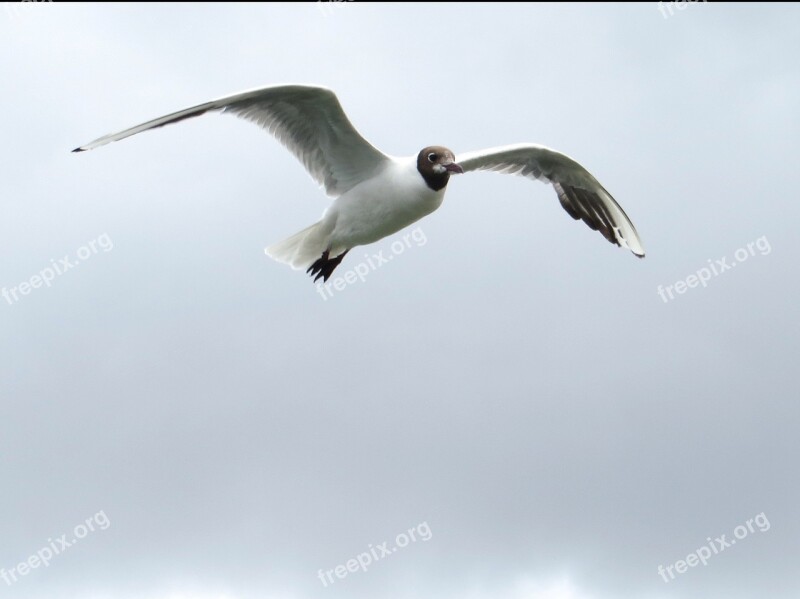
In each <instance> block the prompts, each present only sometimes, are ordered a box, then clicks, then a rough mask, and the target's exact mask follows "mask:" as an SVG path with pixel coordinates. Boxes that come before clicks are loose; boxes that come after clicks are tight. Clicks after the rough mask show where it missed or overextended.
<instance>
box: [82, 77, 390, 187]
mask: <svg viewBox="0 0 800 599" xmlns="http://www.w3.org/2000/svg"><path fill="white" fill-rule="evenodd" d="M210 111H218V112H230V113H231V114H233V115H235V116H238V117H240V118H243V119H246V120H248V121H251V122H253V123H255V124H257V125H259V126H260V127H262V128H263V129H266V130H267V131H268V132H269V133H271V134H272V135H274V136H275V138H276V139H277V140H278V141H279V142H281V143H282V144H283V145H284V146H285V147H286V148H287V149H288V150H289V151H290V152H291V153H292V154H294V155H295V156H296V157H297V159H298V160H300V162H301V163H302V164H303V166H305V167H306V170H307V171H308V172H309V173H310V174H311V176H312V177H313V178H314V180H315V181H317V183H319V184H320V185H322V186H324V188H325V191H326V192H327V193H328V195H331V196H339V195H341V194H343V193H344V192H346V191H347V190H348V189H351V188H353V187H354V186H355V185H357V184H358V183H360V182H361V181H363V180H365V179H369V178H370V177H372V176H373V175H375V174H376V173H377V172H378V171H380V170H381V168H383V167H384V166H385V164H386V163H387V162H388V161H389V157H388V156H386V155H385V154H383V153H382V152H381V151H380V150H378V149H376V148H375V147H374V146H372V145H371V144H370V143H369V142H368V141H367V140H365V139H364V138H363V137H361V135H360V134H359V133H358V131H356V129H355V127H353V125H352V124H351V123H350V121H349V119H348V118H347V115H346V114H345V113H344V110H342V106H341V104H340V103H339V100H338V99H337V97H336V94H334V93H333V92H332V91H331V90H329V89H327V88H324V87H312V86H307V85H279V86H271V87H262V88H260V89H255V90H250V91H246V92H242V93H239V94H234V95H232V96H226V97H224V98H220V99H218V100H212V101H210V102H206V103H204V104H199V105H197V106H193V107H192V108H187V109H185V110H181V111H178V112H174V113H172V114H168V115H166V116H162V117H161V118H158V119H154V120H152V121H148V122H146V123H142V124H141V125H137V126H136V127H132V128H130V129H126V130H125V131H120V132H119V133H112V134H109V135H105V136H103V137H100V138H99V139H96V140H94V141H92V142H90V143H88V144H86V145H84V146H81V147H79V148H75V149H74V150H73V152H83V151H86V150H93V149H94V148H98V147H100V146H103V145H105V144H107V143H110V142H112V141H118V140H120V139H125V138H126V137H130V136H131V135H136V134H137V133H141V132H142V131H147V130H148V129H155V128H157V127H163V126H164V125H169V124H172V123H177V122H179V121H182V120H184V119H188V118H192V117H196V116H200V115H201V114H205V113H206V112H210Z"/></svg>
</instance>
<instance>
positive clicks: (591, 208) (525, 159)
mask: <svg viewBox="0 0 800 599" xmlns="http://www.w3.org/2000/svg"><path fill="white" fill-rule="evenodd" d="M456 159H457V161H458V164H459V165H460V166H461V168H462V169H464V172H469V171H495V172H498V173H506V174H509V175H522V176H524V177H528V178H530V179H538V180H539V181H543V182H545V183H552V185H553V187H554V188H555V190H556V193H557V194H558V199H559V200H560V201H561V205H562V206H563V207H564V210H566V211H567V213H568V214H569V215H570V216H571V217H572V218H574V219H576V220H577V219H581V220H582V221H583V222H585V223H586V224H587V225H589V227H590V228H592V229H594V230H595V231H600V233H602V234H603V237H605V238H606V239H607V240H608V241H610V242H611V243H613V244H615V245H618V246H621V247H625V248H628V249H629V250H631V252H633V253H634V254H635V255H636V256H638V257H639V258H644V247H643V246H642V241H641V239H639V234H638V233H637V232H636V227H634V226H633V223H632V222H631V219H629V218H628V215H627V214H625V211H624V210H623V209H622V207H621V206H620V205H619V204H617V202H616V200H614V198H612V197H611V194H610V193H608V192H607V191H606V190H605V188H604V187H603V186H602V185H600V182H599V181H598V180H597V179H595V178H594V177H593V176H592V174H591V173H590V172H589V171H587V170H586V169H585V168H583V167H582V166H581V165H580V164H578V162H577V161H575V160H573V159H572V158H570V157H569V156H567V155H566V154H562V153H561V152H556V151H555V150H551V149H550V148H546V147H544V146H538V145H534V144H518V145H515V146H503V147H499V148H488V149H486V150H479V151H477V152H468V153H465V154H458V155H457V156H456Z"/></svg>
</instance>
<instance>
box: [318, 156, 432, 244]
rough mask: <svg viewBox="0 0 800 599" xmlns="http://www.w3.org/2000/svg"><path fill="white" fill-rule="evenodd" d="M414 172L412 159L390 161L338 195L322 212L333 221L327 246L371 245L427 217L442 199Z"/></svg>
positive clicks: (415, 168) (415, 169) (414, 160)
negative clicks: (377, 173)
mask: <svg viewBox="0 0 800 599" xmlns="http://www.w3.org/2000/svg"><path fill="white" fill-rule="evenodd" d="M445 189H447V188H446V187H445V188H444V189H441V190H439V191H434V190H432V189H431V188H430V187H428V186H427V184H426V183H425V181H424V179H423V178H422V176H421V175H420V174H419V171H417V167H416V157H415V156H414V157H412V158H404V159H394V160H392V161H391V163H389V165H388V167H387V168H386V169H384V170H383V171H382V172H381V173H380V174H379V175H377V176H376V177H373V178H372V179H368V180H366V181H363V182H362V183H360V184H359V185H357V186H356V187H354V188H353V189H351V190H350V191H348V192H347V193H345V194H344V195H342V196H340V197H339V198H338V199H337V200H336V201H335V202H334V203H333V204H332V205H331V207H330V208H329V209H328V211H327V212H326V213H325V217H324V219H325V220H326V221H329V222H330V220H329V219H335V224H334V229H333V234H332V235H331V247H332V248H337V247H342V248H350V247H353V246H356V245H366V244H369V243H374V242H375V241H378V240H379V239H382V238H384V237H386V236H387V235H391V234H392V233H396V232H397V231H399V230H400V229H403V228H405V227H407V226H408V225H410V224H412V223H414V222H416V221H418V220H419V219H421V218H422V217H423V216H427V215H428V214H430V213H431V212H433V211H434V210H436V209H437V208H438V207H439V206H441V205H442V200H444V192H445Z"/></svg>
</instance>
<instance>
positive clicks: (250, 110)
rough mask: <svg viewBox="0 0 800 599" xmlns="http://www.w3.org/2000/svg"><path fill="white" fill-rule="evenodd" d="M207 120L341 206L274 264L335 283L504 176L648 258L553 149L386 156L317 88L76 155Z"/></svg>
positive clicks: (273, 250)
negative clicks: (275, 157)
mask: <svg viewBox="0 0 800 599" xmlns="http://www.w3.org/2000/svg"><path fill="white" fill-rule="evenodd" d="M206 112H221V113H230V114H233V115H235V116H238V117H240V118H243V119H246V120H248V121H251V122H253V123H255V124H257V125H259V126H260V127H262V128H263V129H266V130H267V131H268V132H269V133H271V134H272V135H273V136H275V138H277V140H278V141H279V142H281V143H282V144H283V145H284V146H285V147H286V149H288V150H289V151H290V152H291V153H292V154H294V156H295V157H296V158H297V159H298V160H299V161H300V162H301V163H302V164H303V166H304V167H305V168H306V170H307V171H308V172H309V174H310V175H311V177H312V178H313V179H314V180H315V181H316V182H317V183H318V184H319V185H320V186H321V187H323V188H324V190H325V192H326V193H327V194H328V195H329V196H331V197H334V198H335V200H334V201H333V203H332V204H331V205H330V206H329V207H328V208H327V210H325V212H324V213H323V215H322V218H321V219H320V220H319V221H318V222H316V223H314V224H313V225H311V226H310V227H307V228H305V229H303V230H302V231H300V232H299V233H296V234H294V235H292V236H291V237H289V238H287V239H285V240H283V241H281V242H278V243H276V244H274V245H272V246H270V247H268V248H266V250H265V252H266V254H267V255H268V256H270V257H272V258H273V259H275V260H277V261H278V262H282V263H285V264H288V265H290V266H291V267H292V268H294V269H296V270H298V269H304V270H305V271H306V272H307V273H309V274H310V275H311V276H312V277H314V281H315V282H316V281H317V280H319V279H320V277H321V278H322V279H323V282H324V281H327V280H328V278H329V277H330V276H331V273H333V271H334V269H335V268H336V267H337V266H338V265H339V264H340V263H341V261H342V260H343V259H344V257H345V256H346V255H347V252H349V251H350V250H351V249H353V248H354V247H356V246H360V245H367V244H370V243H374V242H376V241H378V240H379V239H383V238H384V237H386V236H388V235H392V234H393V233H396V232H397V231H400V230H401V229H404V228H405V227H408V226H409V225H411V224H413V223H415V222H416V221H418V220H419V219H421V218H423V217H425V216H427V215H428V214H430V213H432V212H433V211H434V210H436V209H437V208H439V206H441V205H442V201H443V200H444V193H445V190H446V189H447V184H448V182H449V180H450V176H451V175H456V174H462V173H466V172H470V171H495V172H498V173H506V174H513V175H521V176H524V177H527V178H529V179H535V180H539V181H542V182H544V183H550V184H551V185H552V186H553V187H554V188H555V190H556V194H557V195H558V199H559V201H560V202H561V205H562V206H563V207H564V210H566V211H567V213H568V214H569V215H570V216H571V217H572V218H573V219H575V220H578V219H580V220H582V221H583V222H585V223H586V224H587V225H588V226H589V227H590V228H591V229H593V230H595V231H599V232H600V233H601V234H602V235H603V237H605V238H606V239H607V240H608V241H610V242H611V243H613V244H615V245H618V246H620V247H623V248H627V249H629V250H630V251H631V252H633V254H634V255H636V256H638V257H639V258H643V257H644V248H643V246H642V242H641V240H640V239H639V235H638V233H637V232H636V228H635V227H634V226H633V223H632V222H631V220H630V219H629V218H628V216H627V215H626V214H625V212H624V211H623V210H622V207H621V206H620V205H619V204H617V202H616V201H615V200H614V198H613V197H611V194H610V193H608V192H607V191H606V190H605V188H604V187H603V186H602V185H600V183H599V182H598V181H597V179H595V178H594V177H593V176H592V175H591V174H590V173H589V171H587V170H586V169H585V168H584V167H582V166H581V165H580V164H578V162H576V161H575V160H573V159H572V158H570V157H569V156H567V155H566V154H562V153H561V152H557V151H556V150H552V149H550V148H547V147H545V146H540V145H535V144H527V143H523V144H516V145H509V146H501V147H494V148H488V149H485V150H478V151H475V152H467V153H464V154H460V155H459V160H458V162H456V157H455V154H454V153H453V152H452V151H451V150H449V149H447V148H446V147H443V146H426V147H424V148H423V149H422V150H420V151H419V153H418V154H416V155H414V156H409V157H404V158H398V157H394V156H389V155H387V154H384V153H383V152H381V151H380V150H378V149H377V148H375V147H374V146H373V145H372V144H370V143H369V142H368V141H367V140H365V139H364V138H363V137H362V136H361V135H360V134H359V132H358V131H357V130H356V129H355V127H353V125H352V124H351V123H350V120H349V119H348V118H347V115H346V114H345V113H344V110H343V109H342V106H341V104H340V103H339V100H338V98H337V97H336V94H335V93H334V92H333V91H332V90H330V89H327V88H324V87H318V86H309V85H275V86H268V87H262V88H258V89H253V90H249V91H245V92H241V93H238V94H234V95H232V96H226V97H224V98H219V99H218V100H211V101H210V102H205V103H204V104H199V105H197V106H193V107H191V108H186V109H184V110H180V111H178V112H174V113H172V114H168V115H166V116H162V117H160V118H157V119H154V120H152V121H148V122H146V123H142V124H141V125H137V126H136V127H131V128H130V129H125V130H124V131H120V132H119V133H112V134H109V135H105V136H103V137H100V138H99V139H96V140H94V141H92V142H90V143H88V144H86V145H84V146H80V147H78V148H75V149H74V150H73V152H84V151H87V150H93V149H95V148H98V147H100V146H103V145H105V144H107V143H110V142H112V141H118V140H121V139H125V138H126V137H130V136H131V135H136V134H137V133H141V132H142V131H147V130H149V129H156V128H158V127H163V126H164V125H170V124H172V123H177V122H180V121H183V120H185V119H189V118H192V117H196V116H200V115H202V114H205V113H206Z"/></svg>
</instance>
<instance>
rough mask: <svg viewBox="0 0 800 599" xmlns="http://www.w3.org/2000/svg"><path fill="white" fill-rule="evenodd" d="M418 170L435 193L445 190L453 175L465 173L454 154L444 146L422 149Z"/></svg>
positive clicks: (418, 156) (418, 158)
mask: <svg viewBox="0 0 800 599" xmlns="http://www.w3.org/2000/svg"><path fill="white" fill-rule="evenodd" d="M417 170H418V171H419V174H420V175H422V178H423V179H425V182H426V183H427V184H428V187H430V188H431V189H433V190H434V191H439V190H440V189H444V187H445V186H446V185H447V181H448V180H449V179H450V175H451V174H460V173H463V172H464V169H462V168H461V167H460V166H459V165H458V163H456V157H455V156H454V155H453V152H452V151H451V150H448V149H447V148H445V147H442V146H428V147H427V148H422V150H420V153H419V154H418V155H417Z"/></svg>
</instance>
